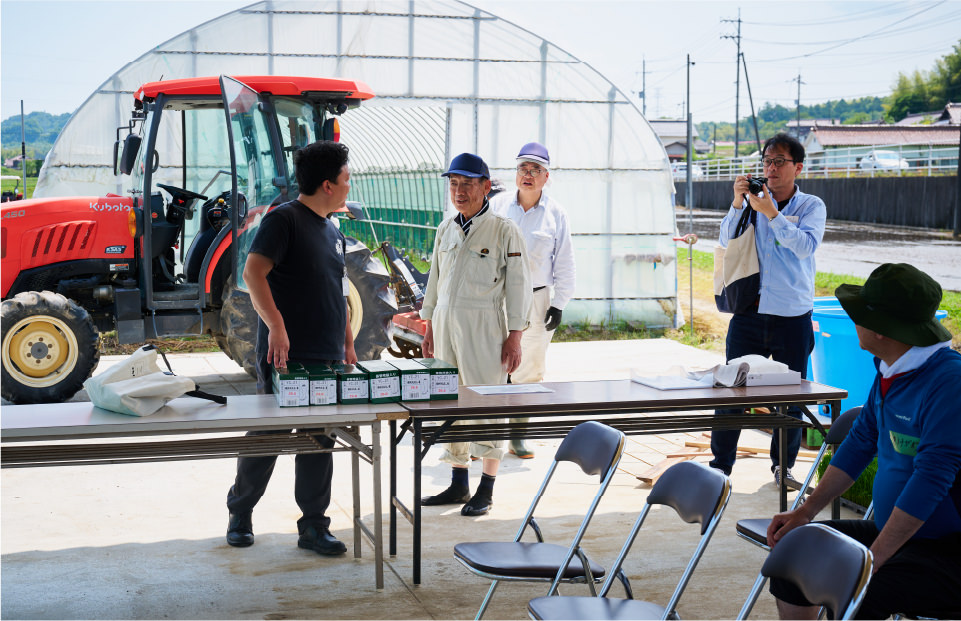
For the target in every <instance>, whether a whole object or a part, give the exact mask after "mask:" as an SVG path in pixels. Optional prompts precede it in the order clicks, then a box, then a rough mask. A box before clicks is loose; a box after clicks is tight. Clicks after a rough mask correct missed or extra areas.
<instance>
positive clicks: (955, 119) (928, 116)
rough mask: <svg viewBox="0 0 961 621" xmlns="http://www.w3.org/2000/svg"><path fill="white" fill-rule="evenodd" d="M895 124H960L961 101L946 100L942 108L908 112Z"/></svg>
mask: <svg viewBox="0 0 961 621" xmlns="http://www.w3.org/2000/svg"><path fill="white" fill-rule="evenodd" d="M895 125H961V103H951V102H948V104H947V105H946V106H944V109H943V110H935V111H934V112H918V113H916V114H909V115H907V116H906V117H904V118H903V119H901V120H900V121H898V122H897V123H895Z"/></svg>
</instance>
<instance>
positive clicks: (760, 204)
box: [747, 184, 778, 220]
mask: <svg viewBox="0 0 961 621" xmlns="http://www.w3.org/2000/svg"><path fill="white" fill-rule="evenodd" d="M747 200H748V202H750V203H751V207H752V208H754V211H756V212H758V213H759V214H762V215H764V216H767V218H768V219H769V220H770V219H772V218H774V217H775V216H777V213H778V212H777V203H775V202H774V197H773V196H771V188H769V187H767V184H765V185H764V196H757V195H756V194H750V193H749V194H748V195H747Z"/></svg>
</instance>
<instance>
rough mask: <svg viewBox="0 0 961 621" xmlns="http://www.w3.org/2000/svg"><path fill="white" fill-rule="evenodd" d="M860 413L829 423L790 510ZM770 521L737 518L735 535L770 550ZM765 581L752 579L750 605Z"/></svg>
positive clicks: (856, 409)
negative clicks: (761, 537) (767, 535)
mask: <svg viewBox="0 0 961 621" xmlns="http://www.w3.org/2000/svg"><path fill="white" fill-rule="evenodd" d="M860 413H861V406H860V405H859V406H857V407H853V408H851V409H849V410H847V411H846V412H844V413H843V414H841V415H840V416H838V418H837V420H835V421H834V422H833V423H832V424H831V427H830V429H828V432H827V434H826V435H825V436H824V438H823V440H822V442H821V448H820V449H819V450H818V453H817V455H816V456H815V458H814V464H813V465H812V466H811V469H810V470H809V471H808V473H807V476H806V477H804V482H803V483H802V484H801V488H800V490H798V495H797V497H796V498H795V499H794V502H793V503H792V504H791V509H790V510H791V511H793V510H795V509H797V508H798V507H800V506H801V503H803V502H804V499H805V497H806V496H807V494H808V493H809V492H810V491H811V481H812V480H814V475H815V474H817V471H818V465H819V464H820V463H821V461H822V460H823V459H824V455H825V454H826V453H827V450H828V447H829V446H833V445H838V444H841V442H843V441H844V438H846V437H847V435H848V432H850V431H851V427H852V425H854V420H855V419H856V418H857V417H858V415H859V414H860ZM872 506H873V503H872ZM870 514H873V511H871V512H870V513H866V514H865V519H870V518H869V517H868V515H870ZM770 523H771V520H770V519H763V520H759V519H747V520H738V522H737V526H736V532H737V536H738V537H740V538H741V539H744V540H745V541H748V542H750V543H752V544H754V545H756V546H758V547H759V548H761V549H763V550H768V551H770V550H771V546H769V545H767V541H766V534H767V525H768V524H770ZM762 524H763V525H764V529H765V531H764V533H762V532H761V531H760V530H759V529H758V528H757V527H759V526H760V525H762ZM752 535H753V536H752ZM760 535H764V536H765V541H764V543H762V542H761V541H760V540H759V539H758V536H760ZM766 582H767V579H766V578H764V577H763V576H762V575H761V574H760V573H758V575H757V579H756V580H755V581H754V587H753V588H752V591H751V593H750V594H749V595H748V601H750V602H751V606H752V607H753V605H754V602H755V601H757V598H758V596H759V595H760V593H761V589H763V588H764V584H765V583H766ZM755 589H756V591H755ZM745 605H747V603H745ZM741 612H742V613H744V614H745V617H746V615H747V614H750V612H751V610H750V609H748V610H747V611H746V612H745V611H744V610H743V609H742V610H741Z"/></svg>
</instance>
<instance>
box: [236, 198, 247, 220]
mask: <svg viewBox="0 0 961 621" xmlns="http://www.w3.org/2000/svg"><path fill="white" fill-rule="evenodd" d="M246 217H247V197H246V196H245V195H244V193H243V192H238V193H237V221H238V222H243V220H244V218H246Z"/></svg>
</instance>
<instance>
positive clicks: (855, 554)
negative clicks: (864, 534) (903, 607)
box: [737, 524, 874, 619]
mask: <svg viewBox="0 0 961 621" xmlns="http://www.w3.org/2000/svg"><path fill="white" fill-rule="evenodd" d="M873 565H874V556H873V555H872V554H871V551H870V550H868V549H867V548H866V547H865V546H863V545H862V544H860V543H859V542H857V541H855V540H854V539H851V538H850V537H848V536H846V535H842V534H841V533H839V532H838V531H836V530H834V529H833V528H829V527H827V526H825V525H824V524H805V525H804V526H799V527H797V528H795V529H794V530H792V531H791V532H789V533H788V534H786V535H785V536H784V537H783V538H781V540H780V541H779V542H778V544H777V546H776V547H775V548H774V549H773V550H771V553H770V554H768V557H767V559H766V560H765V561H764V565H763V566H762V567H761V573H760V575H758V577H757V581H755V588H752V589H751V593H750V594H749V595H748V599H747V601H746V602H744V607H743V608H741V612H740V614H738V617H737V618H738V619H746V618H747V615H748V614H750V612H751V609H752V608H753V607H754V602H755V601H756V600H757V596H758V593H759V592H760V588H759V587H757V582H761V581H762V580H763V581H766V580H767V579H768V578H780V579H783V580H787V581H789V582H791V583H792V584H793V585H794V586H796V587H797V588H798V589H799V590H800V591H801V593H802V594H803V595H804V597H805V598H807V600H808V601H810V602H811V603H812V604H813V605H815V606H823V607H824V608H826V609H827V611H828V613H829V615H828V616H829V618H831V619H851V618H852V617H854V614H855V613H856V612H857V611H858V607H859V606H860V605H861V601H862V600H863V599H864V594H865V593H867V590H868V583H869V582H870V581H871V570H872V567H873ZM761 584H762V585H763V582H761Z"/></svg>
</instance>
